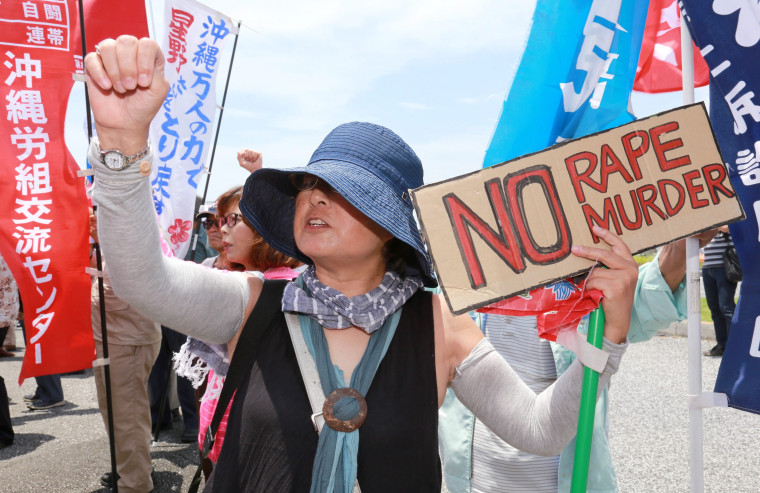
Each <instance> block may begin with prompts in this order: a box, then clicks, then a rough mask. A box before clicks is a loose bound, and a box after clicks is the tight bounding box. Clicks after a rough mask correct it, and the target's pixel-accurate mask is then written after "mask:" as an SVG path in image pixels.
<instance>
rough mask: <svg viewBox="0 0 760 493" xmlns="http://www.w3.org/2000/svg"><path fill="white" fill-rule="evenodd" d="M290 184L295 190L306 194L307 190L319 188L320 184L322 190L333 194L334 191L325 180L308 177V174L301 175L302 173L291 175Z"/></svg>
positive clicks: (312, 176)
mask: <svg viewBox="0 0 760 493" xmlns="http://www.w3.org/2000/svg"><path fill="white" fill-rule="evenodd" d="M290 183H291V184H292V185H293V186H294V187H295V188H296V190H299V191H301V192H307V191H309V190H314V189H315V188H317V186H319V184H320V183H321V184H322V185H321V187H320V188H322V189H323V190H325V191H327V192H329V193H333V192H334V191H335V189H334V188H333V187H331V186H330V184H329V183H327V182H326V181H325V180H323V179H321V178H320V177H318V176H314V175H309V174H303V173H293V174H292V175H290Z"/></svg>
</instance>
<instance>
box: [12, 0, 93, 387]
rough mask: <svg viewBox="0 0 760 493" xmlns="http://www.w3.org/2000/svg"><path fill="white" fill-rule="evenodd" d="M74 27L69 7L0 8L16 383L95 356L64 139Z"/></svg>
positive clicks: (35, 3) (62, 3)
mask: <svg viewBox="0 0 760 493" xmlns="http://www.w3.org/2000/svg"><path fill="white" fill-rule="evenodd" d="M77 25H78V13H77V2H76V0H25V1H15V2H1V3H0V59H1V60H0V101H2V102H3V104H4V109H5V113H4V116H5V118H4V119H2V122H3V124H2V127H1V128H0V167H2V171H3V176H4V179H3V180H0V197H2V203H3V205H4V207H5V209H4V210H5V212H4V213H3V214H2V215H0V253H2V256H3V257H4V258H5V260H6V262H7V263H8V265H9V267H10V268H11V271H12V272H13V276H14V278H15V279H16V282H17V284H18V286H19V290H20V291H21V299H22V301H23V303H24V318H25V324H26V349H27V350H26V352H25V353H24V361H23V364H22V366H21V373H20V375H19V382H23V380H24V379H25V378H28V377H32V376H40V375H47V374H52V373H65V372H69V371H74V370H81V369H84V368H89V367H90V366H91V364H92V360H93V359H94V356H95V346H94V342H93V337H92V326H91V323H90V276H89V275H88V274H87V272H86V268H87V267H88V266H89V256H88V212H87V196H86V194H85V189H84V183H83V180H82V179H81V178H79V177H78V176H77V174H76V172H77V170H78V169H79V168H78V166H77V164H76V162H75V161H74V158H73V157H72V156H71V154H70V153H69V152H68V150H67V148H66V144H65V142H64V134H63V133H64V120H65V118H64V117H65V114H66V104H67V102H68V98H69V92H70V91H71V87H72V84H73V79H72V74H73V73H74V72H75V71H76V61H75V55H77V54H81V50H79V49H78V47H77V46H74V45H73V39H74V37H75V36H74V32H75V31H76V29H77ZM79 63H80V64H81V57H80V58H79Z"/></svg>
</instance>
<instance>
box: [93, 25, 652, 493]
mask: <svg viewBox="0 0 760 493" xmlns="http://www.w3.org/2000/svg"><path fill="white" fill-rule="evenodd" d="M85 64H86V74H87V78H88V82H89V91H90V101H91V103H92V108H93V113H94V115H95V122H96V126H97V128H98V136H99V139H100V140H99V142H98V141H97V140H94V141H93V142H92V144H91V147H90V160H91V162H93V163H94V168H95V174H96V180H95V183H96V191H95V200H96V201H97V203H98V205H99V208H100V209H99V210H100V214H101V222H100V239H101V245H102V248H103V249H104V251H105V252H106V253H107V255H108V256H109V258H111V259H114V262H112V264H111V265H110V266H109V269H110V274H111V278H112V279H113V283H114V289H115V290H116V291H117V292H118V294H119V296H121V297H122V298H123V299H125V300H127V301H128V302H129V303H130V304H132V305H134V306H135V307H137V308H138V309H140V310H141V311H142V312H143V313H144V314H145V315H147V316H149V317H151V318H154V319H155V320H158V321H160V322H161V323H163V324H166V325H169V326H173V327H183V328H185V330H186V332H187V333H188V334H189V335H191V336H193V337H195V338H198V339H202V340H206V341H208V342H211V343H225V342H229V343H230V344H235V343H236V342H237V340H238V337H239V335H240V333H241V330H243V328H244V327H245V326H246V324H247V322H248V318H249V315H250V314H251V313H252V311H253V310H254V308H256V309H257V310H258V308H260V307H258V306H257V302H258V300H259V298H260V296H262V292H271V291H266V290H267V289H270V287H271V286H272V285H271V284H268V285H267V287H266V288H265V287H264V284H263V283H262V282H261V281H260V280H259V279H258V278H255V277H253V276H246V275H245V274H243V273H222V272H218V271H212V270H207V269H203V268H200V267H198V266H195V265H191V264H187V263H183V262H180V261H175V260H172V259H165V258H164V257H163V256H161V255H160V253H158V252H160V250H158V248H157V245H158V242H159V238H158V234H157V233H154V232H153V231H152V230H151V231H147V232H146V231H143V230H144V229H145V228H143V227H142V225H144V224H146V223H148V222H150V221H153V220H155V219H154V215H155V212H154V211H153V209H152V205H151V204H152V201H151V196H150V194H151V187H150V182H149V180H148V177H147V173H146V172H145V171H146V168H147V164H143V163H145V162H147V163H150V160H151V149H150V146H149V145H148V144H147V135H148V128H149V125H150V121H151V120H152V118H153V117H154V115H155V114H156V112H157V110H158V109H159V107H160V105H161V103H162V102H163V99H164V97H165V95H166V92H167V89H168V87H167V86H168V83H167V81H166V79H165V78H164V77H163V68H164V58H163V55H162V53H161V51H160V50H159V49H158V47H157V45H156V44H155V43H154V42H153V41H151V40H149V39H142V40H139V41H138V40H136V39H135V38H131V37H125V36H122V37H120V38H119V39H118V41H114V40H106V41H103V42H101V43H100V44H99V46H98V53H97V54H90V55H88V56H87V58H86V63H85ZM135 161H140V163H139V164H138V163H137V162H135ZM422 184H423V178H422V165H421V163H420V160H419V159H418V158H417V156H416V155H415V153H414V152H413V151H412V149H411V148H410V147H409V146H408V145H407V144H406V143H405V142H404V141H403V140H402V139H401V138H400V137H398V136H397V135H396V134H395V133H393V132H392V131H391V130H389V129H387V128H384V127H381V126H379V125H374V124H371V123H361V122H353V123H347V124H344V125H340V126H339V127H337V128H336V129H334V130H333V131H332V132H331V133H330V134H329V135H328V136H327V137H326V138H325V139H324V141H323V142H322V143H321V144H320V146H319V147H318V148H317V150H316V151H315V152H314V155H313V156H312V158H311V160H310V161H309V163H308V164H307V165H306V166H305V167H300V168H291V169H283V170H276V169H262V170H260V171H257V172H255V173H253V174H252V175H251V176H250V177H249V178H248V180H247V182H246V185H245V189H244V194H243V199H242V201H241V203H240V210H241V212H242V214H243V215H244V217H245V218H246V219H247V220H248V221H249V222H250V223H251V224H252V225H253V227H254V228H255V229H256V230H257V231H258V232H259V233H260V234H261V235H262V236H263V237H264V239H265V240H266V241H267V242H269V243H270V244H271V245H272V246H273V247H275V248H276V249H278V250H280V251H281V252H283V253H285V254H286V255H288V256H291V257H294V258H297V259H299V260H301V261H303V262H304V263H306V264H308V265H309V267H308V268H307V269H306V270H305V271H304V273H303V274H302V275H301V276H299V277H298V279H296V280H295V281H294V282H292V283H289V284H287V285H286V286H285V287H284V291H283V292H282V294H281V296H280V295H278V299H280V302H278V303H277V306H275V307H273V308H272V311H273V312H274V315H273V318H272V319H271V322H270V323H269V324H268V325H267V326H266V327H265V329H264V331H263V334H262V336H261V339H260V340H259V341H258V343H257V345H256V346H254V347H253V348H252V349H250V350H247V351H246V352H245V354H244V356H241V354H242V353H241V352H236V353H235V358H233V364H234V361H235V359H237V358H241V357H242V358H245V360H246V362H248V363H249V364H250V365H251V368H250V369H249V370H248V371H247V373H245V378H244V379H243V381H242V383H241V384H240V385H239V386H238V387H237V393H236V395H235V400H234V403H233V406H232V409H231V411H230V416H229V421H228V427H227V435H226V439H225V442H224V446H223V447H222V451H221V454H220V456H219V461H218V464H217V467H216V469H215V470H214V472H213V474H212V475H211V477H210V479H209V482H208V484H207V485H206V487H205V491H294V492H296V491H297V492H301V491H304V492H305V491H311V492H341V493H343V492H350V491H353V490H354V489H355V488H360V489H361V490H362V491H364V492H365V493H366V492H388V491H402V492H403V491H410V492H420V491H422V492H439V491H440V489H441V469H440V462H439V457H438V448H437V447H438V445H437V411H438V407H439V406H440V404H441V402H442V401H443V398H444V395H445V392H446V389H447V388H449V387H451V388H452V389H453V390H454V391H455V392H456V394H457V396H458V397H459V399H460V400H461V401H462V402H463V403H464V404H465V405H466V406H467V407H469V408H470V409H471V410H472V411H473V412H474V413H475V415H476V416H478V417H479V418H480V419H481V420H482V421H483V422H484V423H486V424H487V426H489V428H491V429H493V430H494V432H496V433H497V434H498V435H499V436H500V437H501V438H503V439H504V440H506V441H508V442H509V443H511V444H513V445H514V446H516V447H518V448H521V449H523V450H525V451H527V452H531V453H536V454H549V455H553V454H557V453H558V452H559V451H560V450H561V449H562V447H563V446H564V445H565V444H566V443H567V442H568V441H569V440H570V439H571V438H572V436H573V435H574V433H575V426H576V421H577V409H578V402H579V399H580V388H581V380H582V366H581V365H580V364H579V363H575V364H574V365H575V366H574V367H573V368H571V369H570V370H568V371H567V372H566V373H565V374H564V375H563V376H562V377H561V378H560V379H558V380H557V382H556V383H555V384H554V385H552V386H551V387H550V388H548V389H547V390H546V391H544V392H543V393H541V394H540V395H538V396H537V395H535V394H534V393H533V392H532V391H531V390H530V389H528V388H527V386H525V384H523V383H522V382H521V381H520V379H519V377H517V376H516V375H515V373H514V371H513V370H512V369H511V368H510V367H509V365H508V364H507V363H506V362H505V361H504V360H503V358H501V357H500V356H499V355H498V354H496V353H495V352H494V350H493V347H492V346H491V345H490V343H489V342H488V341H487V340H486V339H484V338H483V334H482V333H481V332H480V330H479V329H478V327H477V326H476V325H475V324H474V323H473V322H472V320H471V319H470V318H469V317H468V316H466V315H465V316H454V315H452V314H451V313H450V312H449V310H448V308H447V306H446V303H445V302H444V301H443V299H442V298H441V297H440V296H438V295H434V294H431V293H430V292H429V291H426V290H424V289H423V287H425V286H429V287H433V286H435V285H436V280H435V277H434V275H433V271H432V267H431V262H430V258H429V257H428V254H427V252H426V250H425V247H424V245H423V243H422V240H421V237H420V235H419V232H418V230H417V226H416V223H415V221H414V217H413V212H412V206H411V202H410V200H409V195H408V193H409V190H410V189H414V188H417V187H419V186H421V185H422ZM595 233H596V234H597V235H599V236H600V237H601V238H602V239H604V240H605V241H606V242H607V243H608V244H609V245H610V249H609V250H606V249H599V248H594V247H582V246H574V247H573V252H574V253H575V254H576V255H579V256H582V257H584V258H589V259H599V260H600V261H602V262H603V263H604V264H605V265H606V266H607V267H608V269H596V270H594V272H593V273H592V274H591V275H590V276H589V280H588V283H589V284H588V285H589V287H590V288H595V289H599V290H601V291H603V293H604V296H605V298H604V308H605V312H606V318H607V322H606V325H605V338H606V340H605V344H604V348H605V350H606V351H607V352H608V353H609V354H610V356H609V358H608V364H607V368H606V369H605V371H604V372H603V374H602V376H601V378H600V381H601V384H600V388H603V387H604V383H605V382H606V381H607V379H609V377H610V375H611V374H612V373H614V372H615V371H616V370H617V367H618V365H619V362H620V358H621V356H622V353H623V352H624V350H625V347H626V345H627V343H626V334H627V331H628V324H629V320H630V316H631V305H632V295H631V293H633V288H634V286H635V284H636V276H637V268H636V264H635V262H634V261H633V259H632V257H631V254H630V251H629V250H628V248H627V247H626V245H625V244H624V243H623V242H622V241H621V240H620V239H619V238H617V237H616V236H615V235H614V234H612V233H610V232H609V231H605V230H596V231H595ZM138 266H139V267H140V268H136V267H138ZM257 313H260V312H258V311H257ZM288 324H290V329H288ZM294 347H295V348H298V349H294ZM299 358H300V359H299ZM304 361H305V362H306V363H303V362H304ZM312 362H313V363H312ZM310 363H311V364H313V366H314V367H315V369H314V370H313V372H312V373H309V370H308V367H309V364H310ZM301 364H303V365H304V368H306V369H305V370H303V372H304V374H305V375H307V377H306V380H304V376H302V370H301V369H300V365H301ZM315 374H316V375H318V377H314V378H311V376H314V375H315ZM305 382H306V383H305ZM315 386H316V387H317V389H318V392H323V393H324V395H326V396H327V398H326V399H325V403H324V406H322V404H321V401H320V402H319V406H316V405H315V406H313V405H312V404H311V403H310V392H313V389H314V387H315ZM311 395H313V393H312V394H311ZM312 402H313V399H312ZM494 403H498V405H494ZM320 408H321V409H322V410H323V411H324V415H323V416H322V417H324V421H325V423H326V426H323V427H322V428H321V432H317V431H315V428H317V429H319V427H320V425H321V423H322V417H317V416H316V415H317V414H320V413H319V412H316V413H315V409H320ZM313 415H315V416H314V417H313ZM312 420H314V423H313V422H312Z"/></svg>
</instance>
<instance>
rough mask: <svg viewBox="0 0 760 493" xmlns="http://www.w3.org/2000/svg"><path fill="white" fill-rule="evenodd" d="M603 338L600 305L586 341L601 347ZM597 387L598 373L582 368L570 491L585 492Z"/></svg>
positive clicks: (592, 320)
mask: <svg viewBox="0 0 760 493" xmlns="http://www.w3.org/2000/svg"><path fill="white" fill-rule="evenodd" d="M603 338H604V310H602V307H601V306H600V307H599V308H597V309H596V310H594V311H593V312H591V317H590V318H589V324H588V338H587V340H588V342H589V344H593V345H594V347H597V348H601V347H602V339H603ZM598 387H599V373H597V372H595V371H594V370H592V369H591V368H585V369H584V370H583V389H582V392H581V407H580V415H579V416H578V432H577V434H576V436H575V460H574V462H573V480H572V484H571V487H570V493H586V485H587V484H588V468H589V461H590V460H591V437H592V434H593V431H594V411H595V410H596V392H597V389H598Z"/></svg>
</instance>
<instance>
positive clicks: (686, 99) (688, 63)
mask: <svg viewBox="0 0 760 493" xmlns="http://www.w3.org/2000/svg"><path fill="white" fill-rule="evenodd" d="M681 63H682V67H683V69H682V72H681V73H682V80H683V103H684V104H691V103H693V102H694V53H693V44H692V41H691V33H689V29H688V27H687V26H686V21H685V20H684V18H683V16H681ZM686 281H687V282H686V289H687V298H688V315H689V318H688V320H689V323H688V327H689V329H688V356H689V395H692V396H699V395H701V394H702V318H701V307H700V305H701V303H700V298H701V295H700V284H699V240H698V239H696V238H687V239H686ZM689 437H690V440H689V466H690V476H691V489H690V491H691V492H692V493H701V492H703V491H704V490H705V478H704V470H703V467H704V465H703V460H704V453H703V418H702V409H701V407H698V406H689Z"/></svg>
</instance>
